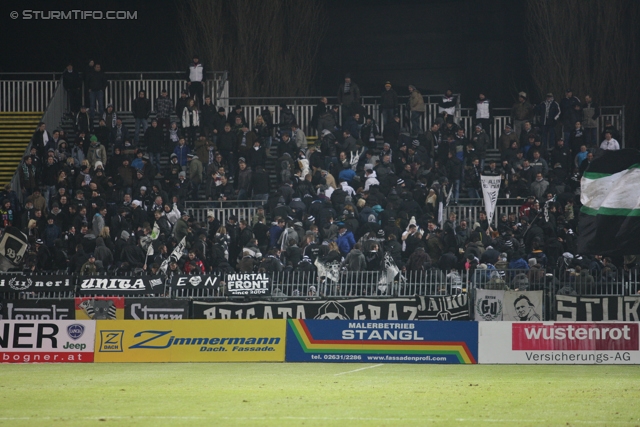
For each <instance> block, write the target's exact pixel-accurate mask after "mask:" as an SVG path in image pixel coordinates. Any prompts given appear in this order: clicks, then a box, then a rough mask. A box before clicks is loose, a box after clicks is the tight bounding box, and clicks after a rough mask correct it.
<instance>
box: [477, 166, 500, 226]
mask: <svg viewBox="0 0 640 427" xmlns="http://www.w3.org/2000/svg"><path fill="white" fill-rule="evenodd" d="M480 181H481V182H482V196H483V197H484V210H485V211H487V220H488V221H489V224H491V221H492V220H493V214H494V212H495V211H496V203H497V202H498V193H499V192H500V182H501V178H500V176H488V175H481V176H480Z"/></svg>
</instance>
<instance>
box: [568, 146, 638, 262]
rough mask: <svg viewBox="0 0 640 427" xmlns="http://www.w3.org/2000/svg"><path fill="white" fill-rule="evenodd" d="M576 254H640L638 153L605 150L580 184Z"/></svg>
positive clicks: (628, 150) (592, 163)
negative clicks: (580, 206)
mask: <svg viewBox="0 0 640 427" xmlns="http://www.w3.org/2000/svg"><path fill="white" fill-rule="evenodd" d="M580 187H581V196H580V201H581V203H582V208H581V209H580V221H579V226H578V253H581V254H598V255H607V256H622V255H634V254H639V253H640V151H638V150H632V149H625V150H619V151H606V152H605V153H604V154H603V155H602V156H600V157H598V158H596V159H595V160H593V161H592V162H591V164H590V165H589V167H588V168H587V170H586V171H585V173H584V176H583V177H582V181H581V182H580Z"/></svg>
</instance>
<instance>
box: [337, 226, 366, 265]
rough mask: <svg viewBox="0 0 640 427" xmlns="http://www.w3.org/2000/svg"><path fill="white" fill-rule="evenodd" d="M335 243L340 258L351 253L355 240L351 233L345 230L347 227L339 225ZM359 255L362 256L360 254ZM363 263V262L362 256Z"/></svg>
mask: <svg viewBox="0 0 640 427" xmlns="http://www.w3.org/2000/svg"><path fill="white" fill-rule="evenodd" d="M337 243H338V248H339V249H340V253H341V254H342V256H347V254H348V253H349V252H351V249H353V247H354V246H355V244H356V239H355V237H354V236H353V233H352V232H351V231H349V230H348V229H347V226H346V225H345V224H340V225H339V226H338V239H337ZM360 253H361V254H362V252H360ZM363 261H364V256H363Z"/></svg>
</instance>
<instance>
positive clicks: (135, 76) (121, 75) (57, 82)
mask: <svg viewBox="0 0 640 427" xmlns="http://www.w3.org/2000/svg"><path fill="white" fill-rule="evenodd" d="M62 74H63V73H62V72H51V73H0V79H2V80H0V111H44V110H45V109H47V106H48V104H49V100H50V99H51V97H52V96H53V95H54V92H55V90H56V89H57V88H58V87H59V86H62V85H61V77H62ZM184 74H185V73H184V72H182V71H175V72H174V71H166V72H153V71H144V72H105V75H106V77H107V80H108V82H109V83H108V86H107V90H106V93H105V106H106V105H107V104H109V103H112V104H113V105H114V108H115V109H116V111H131V102H132V101H133V99H134V98H135V97H137V96H138V91H140V90H145V91H146V93H147V97H148V98H149V99H151V102H152V107H151V108H152V109H153V103H154V102H155V99H156V98H157V97H158V96H160V91H161V90H162V89H163V88H165V89H167V91H168V93H169V96H170V97H172V98H173V101H174V102H175V101H176V99H178V98H180V92H181V91H182V90H183V89H186V88H187V84H186V80H185V79H184V78H183V77H184ZM27 76H28V78H25V77H27ZM84 90H85V88H83V91H84ZM204 92H205V94H208V95H211V96H212V101H213V102H218V103H217V104H216V105H219V106H224V107H227V106H228V99H229V82H228V72H227V71H212V72H209V73H207V80H206V81H205V84H204ZM65 107H66V105H65ZM58 124H59V122H58V123H56V124H55V126H58Z"/></svg>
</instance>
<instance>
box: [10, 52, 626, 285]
mask: <svg viewBox="0 0 640 427" xmlns="http://www.w3.org/2000/svg"><path fill="white" fill-rule="evenodd" d="M101 73H102V71H100V66H99V64H92V68H90V69H88V70H87V71H86V72H85V73H84V76H82V75H80V74H78V73H77V72H76V71H74V70H73V67H72V66H71V65H70V66H69V67H68V68H67V72H66V73H65V76H64V82H65V88H66V89H67V91H68V94H69V100H70V114H71V117H73V122H74V126H75V129H74V130H75V136H74V137H73V138H69V137H68V135H66V134H65V133H64V132H63V131H62V130H55V131H53V133H49V131H48V130H47V129H46V126H45V125H44V124H42V125H41V126H40V127H39V128H38V130H37V131H36V132H35V134H34V136H33V139H32V145H31V153H30V155H28V156H25V157H24V161H23V163H22V164H21V165H20V167H19V177H20V186H21V191H22V196H23V203H22V204H21V203H19V201H18V200H19V199H18V197H17V194H15V193H13V192H12V191H11V189H10V187H9V186H7V187H6V188H5V191H4V192H3V194H2V199H3V200H2V208H1V210H0V218H1V219H2V221H0V226H1V227H2V228H3V229H4V228H6V227H9V226H15V227H18V228H20V229H21V230H22V231H23V232H24V233H25V234H26V235H27V236H28V239H29V243H30V244H29V251H28V256H27V257H26V261H25V263H24V270H26V271H38V272H43V271H52V270H67V271H69V272H80V273H83V274H91V273H96V272H109V271H133V272H136V271H141V270H144V271H146V272H149V273H158V271H159V269H160V267H161V266H162V265H163V261H165V260H167V259H168V258H169V255H170V254H171V252H172V250H173V248H174V247H175V246H176V245H177V244H178V243H179V242H181V241H182V239H183V238H186V239H185V240H186V247H187V250H186V251H185V254H184V256H183V257H182V258H181V259H180V260H178V262H171V263H169V266H168V268H167V270H166V272H165V273H166V274H167V275H169V276H170V275H173V274H178V273H187V274H202V273H222V272H233V271H239V272H254V271H256V272H257V271H266V272H278V271H315V270H316V265H315V263H316V260H318V261H320V262H321V263H322V264H323V265H326V264H333V263H337V264H339V265H340V266H341V268H343V269H345V270H347V271H381V270H383V269H384V268H385V267H384V266H385V263H384V257H385V254H389V256H390V257H391V258H392V259H393V261H394V262H395V264H396V265H397V266H398V267H399V269H400V270H401V271H426V270H429V269H438V270H440V271H442V272H444V273H445V274H448V273H450V272H461V273H462V272H464V271H465V270H466V271H473V270H476V269H481V270H484V269H487V270H488V276H487V277H488V278H489V277H498V276H495V275H494V276H491V275H490V272H491V271H492V270H504V269H507V268H510V269H532V270H535V271H537V272H538V273H539V272H544V273H548V272H552V271H557V270H561V271H562V272H563V273H562V274H565V273H564V272H566V274H567V275H568V276H567V277H569V276H570V277H575V278H578V279H576V280H582V279H579V277H580V276H584V275H589V277H592V278H593V277H595V278H596V279H595V280H596V281H597V280H601V278H603V277H604V278H606V280H607V281H609V280H613V279H614V278H620V277H622V275H623V274H624V272H627V273H628V272H631V271H635V269H636V268H637V267H636V265H637V264H636V259H635V258H634V257H628V258H625V259H624V261H623V262H620V261H622V260H615V262H612V260H610V259H607V258H604V259H603V258H602V257H597V256H596V257H587V256H584V257H581V256H579V255H577V254H576V233H577V232H578V230H577V216H578V209H579V207H580V202H579V187H580V177H581V175H582V174H583V173H584V171H585V169H586V167H587V166H588V165H589V163H590V162H591V161H592V159H593V157H594V156H597V155H598V153H599V152H600V151H602V150H610V149H619V148H620V147H619V144H618V142H617V140H618V139H619V135H618V130H617V129H615V128H614V127H613V126H612V125H611V123H607V124H606V127H605V128H604V129H603V130H602V133H601V135H600V136H598V135H597V119H598V117H599V108H598V106H597V105H596V104H594V103H593V101H592V99H591V98H590V97H589V96H586V97H585V101H584V102H581V101H580V100H579V99H578V98H577V97H575V96H574V95H573V94H572V92H571V91H570V90H568V91H567V92H566V96H565V97H564V98H563V99H562V100H561V101H560V102H559V103H558V102H556V101H555V100H554V98H553V95H552V94H550V93H549V94H547V97H546V99H545V100H544V101H543V102H541V103H539V104H537V105H534V104H532V103H530V102H529V100H528V97H527V94H526V93H524V92H520V93H519V100H518V102H517V103H516V104H515V105H514V106H513V108H512V115H511V120H512V123H509V124H507V125H506V126H505V128H504V129H500V130H498V129H496V130H495V131H496V132H500V137H499V139H498V148H499V158H496V157H491V158H490V159H487V154H488V153H489V149H490V148H491V147H492V143H491V141H492V139H491V136H490V135H489V133H488V132H490V131H491V124H492V122H493V120H492V118H493V116H492V106H491V101H490V100H489V99H488V98H487V97H486V96H485V94H480V96H479V97H478V100H477V101H476V109H475V111H474V113H475V125H474V126H475V127H474V131H473V133H472V134H471V135H467V134H466V133H465V130H464V129H462V128H461V127H460V126H458V124H456V122H455V120H454V116H455V114H454V112H455V107H456V105H457V103H458V100H457V99H456V97H455V96H453V95H452V92H451V91H450V90H448V91H446V92H445V95H443V96H442V99H441V101H440V102H439V106H438V116H437V118H436V120H434V121H433V122H432V123H429V128H428V129H421V123H422V122H423V120H422V115H424V114H425V110H426V109H425V104H424V100H423V97H422V95H421V94H420V92H419V91H418V89H416V87H414V86H409V91H410V97H409V103H408V105H407V111H408V112H409V116H408V117H400V115H399V113H400V108H399V102H400V101H399V98H398V95H397V93H396V92H395V90H394V89H393V88H392V86H391V83H390V82H387V83H386V84H385V88H384V90H383V92H382V95H381V97H380V106H381V116H382V120H383V121H384V122H385V123H384V127H383V130H381V128H380V126H379V125H378V123H377V119H378V118H377V117H371V116H369V115H367V114H366V111H365V109H364V107H363V106H362V104H361V99H360V90H359V88H358V86H357V85H356V84H355V83H354V82H352V81H351V78H350V76H347V77H346V78H345V81H344V83H342V84H341V85H340V87H339V92H338V100H339V104H337V105H334V106H330V105H329V104H328V102H327V99H326V98H322V99H321V100H320V102H319V104H318V105H317V106H316V107H315V109H314V115H313V118H312V120H311V123H310V129H316V130H317V131H318V135H319V137H318V139H317V141H315V143H314V144H309V143H308V140H307V137H306V135H305V133H304V130H303V129H302V128H301V127H300V126H299V125H298V123H297V121H296V117H295V115H294V114H293V112H292V111H291V110H290V109H289V108H288V107H287V106H286V105H284V104H283V105H281V106H280V107H279V108H280V111H279V114H278V117H279V122H278V123H274V119H273V117H274V116H275V114H274V113H275V111H273V110H270V109H268V108H265V109H264V110H263V111H262V114H261V115H260V116H258V117H257V118H256V119H255V121H254V122H253V123H252V124H251V126H250V124H249V123H248V121H247V118H246V117H245V116H244V114H243V109H242V107H241V106H236V107H234V108H231V109H230V111H226V110H225V108H222V107H220V108H216V107H215V106H214V105H213V104H212V103H211V98H210V97H209V96H205V97H203V93H202V82H203V81H204V79H205V77H206V73H205V72H204V68H203V67H202V65H201V64H199V61H198V59H197V58H194V61H193V63H192V64H191V65H190V67H189V71H188V72H187V89H185V91H183V92H182V95H181V97H180V98H179V99H178V100H176V101H175V102H174V100H172V99H171V98H169V97H168V95H167V92H166V91H165V90H163V91H162V94H161V96H160V97H158V99H156V100H155V103H154V106H155V112H154V113H155V114H154V119H153V120H151V122H150V125H149V118H150V117H151V115H152V110H151V102H150V100H149V99H147V97H146V94H145V92H144V91H140V93H139V94H138V96H137V98H136V99H135V100H133V103H132V111H131V113H133V116H134V118H135V129H134V130H133V131H130V130H129V129H128V128H127V127H126V126H125V124H123V122H122V120H121V118H119V117H118V112H116V111H114V109H113V107H112V106H107V107H106V109H104V108H103V102H104V89H105V87H106V79H104V75H103V74H101ZM83 82H85V84H86V85H87V86H86V87H88V88H89V95H90V96H89V102H90V104H89V106H87V105H86V104H84V105H83V104H82V102H81V100H82V96H81V91H80V89H81V87H82V84H83ZM87 107H88V108H87ZM340 114H342V117H341V116H340ZM172 117H175V118H177V120H175V121H172V120H171V118H172ZM404 123H406V124H407V127H404V126H403V124H404ZM560 126H561V128H562V132H558V134H557V137H556V128H560ZM169 153H170V159H169V162H168V164H167V165H166V166H164V167H163V166H162V163H161V161H160V160H161V155H163V154H164V155H166V154H169ZM274 174H275V176H276V181H277V184H276V188H275V189H274V188H273V186H272V184H270V175H274ZM481 175H495V176H500V177H501V179H502V185H501V187H500V194H499V197H500V199H510V201H509V203H510V204H514V203H515V204H521V206H520V208H519V212H518V213H517V214H515V213H514V214H511V215H509V216H502V217H500V218H498V221H497V227H495V226H493V225H491V224H489V222H488V221H487V218H486V214H485V213H484V212H481V213H480V215H479V218H477V219H474V220H473V221H472V222H469V221H468V220H467V219H466V218H457V217H456V215H455V214H450V215H449V217H448V218H445V219H446V220H445V221H444V222H443V223H442V224H443V226H442V227H441V226H440V224H441V222H440V221H439V215H440V214H441V212H442V211H443V207H444V206H447V205H455V204H457V203H468V204H474V205H480V204H481V194H482V191H481V183H480V176H481ZM461 193H462V194H463V195H466V196H467V197H462V198H461V197H460V194H461ZM190 200H205V201H206V200H208V201H212V202H213V201H229V200H237V201H238V202H237V203H238V204H242V203H243V202H245V203H249V202H246V201H249V200H252V202H251V203H252V204H255V203H260V204H261V207H260V208H259V209H258V210H257V211H256V214H255V215H253V216H252V217H251V218H237V217H235V216H231V217H229V218H228V220H227V221H226V222H225V223H220V221H219V219H218V216H217V212H216V209H215V208H210V210H209V211H208V213H207V220H206V222H198V221H196V220H194V219H193V218H191V217H190V215H189V213H188V212H187V211H186V210H185V208H184V206H185V205H184V204H185V202H186V201H190ZM154 227H155V228H156V229H157V230H159V233H157V236H156V233H154V232H153V230H154ZM150 245H151V246H152V247H153V250H149V247H150ZM616 264H617V265H618V267H620V268H617V267H616ZM460 276H462V275H461V274H460ZM500 277H501V280H503V282H499V281H498V284H499V285H501V284H502V283H505V282H504V277H505V276H504V275H501V276H500ZM585 280H586V279H585ZM494 282H496V281H495V280H494ZM507 282H508V281H507Z"/></svg>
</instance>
